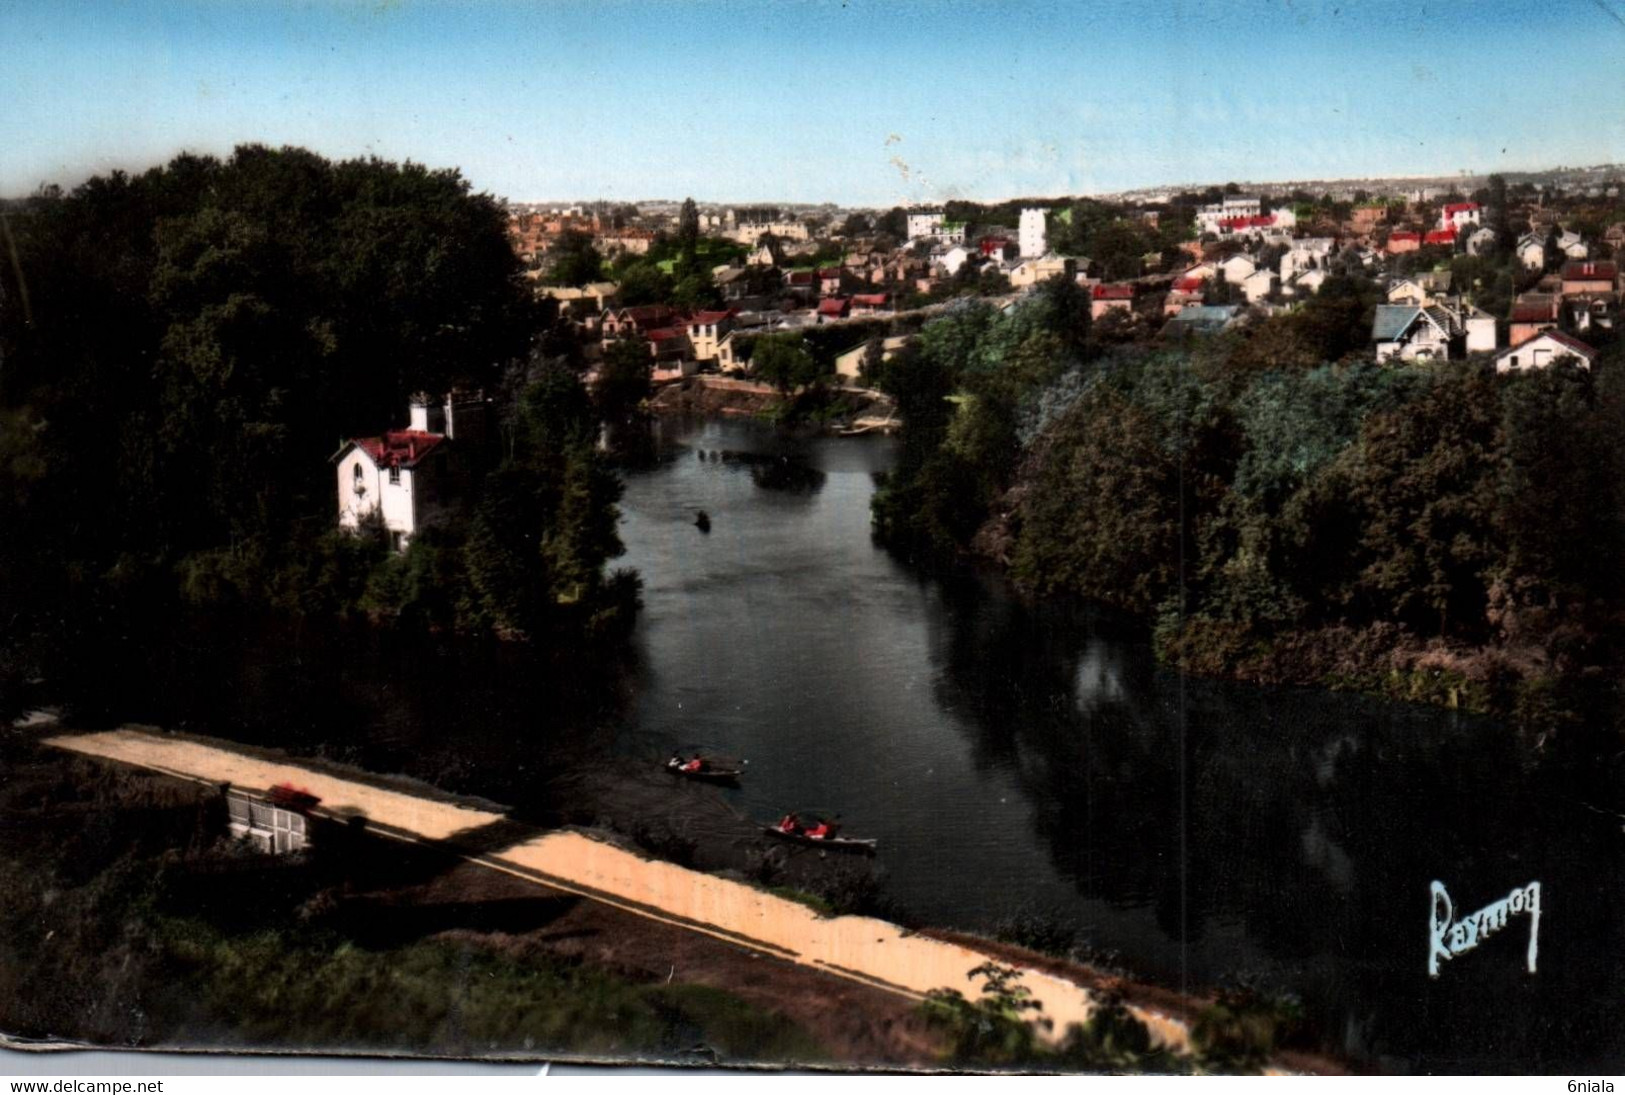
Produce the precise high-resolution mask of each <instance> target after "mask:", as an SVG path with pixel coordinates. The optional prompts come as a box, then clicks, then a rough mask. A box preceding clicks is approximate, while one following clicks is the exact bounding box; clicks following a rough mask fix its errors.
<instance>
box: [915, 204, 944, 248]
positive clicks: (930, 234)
mask: <svg viewBox="0 0 1625 1095" xmlns="http://www.w3.org/2000/svg"><path fill="white" fill-rule="evenodd" d="M941 234H942V210H940V209H933V210H927V211H924V212H919V213H910V214H909V215H908V238H909V240H911V241H912V240H924V239H934V238H935V237H937V236H940V235H941Z"/></svg>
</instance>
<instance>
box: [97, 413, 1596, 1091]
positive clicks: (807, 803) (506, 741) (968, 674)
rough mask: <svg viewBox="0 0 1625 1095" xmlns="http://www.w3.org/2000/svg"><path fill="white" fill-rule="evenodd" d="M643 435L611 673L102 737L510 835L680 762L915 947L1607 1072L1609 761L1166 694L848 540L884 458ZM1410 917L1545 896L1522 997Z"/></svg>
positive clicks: (409, 648)
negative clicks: (1107, 975) (199, 753)
mask: <svg viewBox="0 0 1625 1095" xmlns="http://www.w3.org/2000/svg"><path fill="white" fill-rule="evenodd" d="M657 429H658V430H659V433H660V438H659V451H660V459H659V460H658V461H657V462H655V463H653V464H652V465H651V466H649V467H647V468H644V469H640V470H636V471H633V472H630V473H629V474H628V475H627V491H626V496H625V499H624V501H623V503H622V509H623V514H624V519H623V523H622V530H621V531H622V537H623V539H624V540H625V542H626V545H627V549H628V550H627V554H626V556H625V558H624V559H622V560H620V564H621V565H627V566H632V567H636V568H637V569H638V571H639V572H640V573H641V575H642V577H643V581H644V600H645V608H644V611H643V614H642V617H641V619H640V621H639V624H638V627H637V630H636V633H635V635H634V637H633V644H632V650H631V652H630V654H629V656H628V658H627V659H626V662H625V664H621V665H615V666H604V667H601V670H600V671H598V672H596V673H594V674H591V675H589V676H590V677H591V678H592V679H583V677H582V675H581V674H580V673H573V674H557V673H549V672H546V671H543V670H538V669H537V668H536V667H534V666H532V665H529V664H528V663H527V662H526V660H525V658H524V655H523V654H522V653H519V652H515V651H513V650H511V649H505V648H503V647H502V646H501V644H495V643H462V642H456V641H452V640H447V639H437V640H434V641H432V642H429V643H427V644H425V643H423V642H413V641H408V640H405V639H393V638H389V637H387V636H386V637H376V636H373V637H365V636H357V635H355V634H354V633H349V632H346V633H343V634H340V635H337V636H335V635H333V634H331V633H329V632H326V631H323V630H322V629H320V628H315V627H306V628H296V627H290V628H285V629H283V630H281V631H279V632H277V633H274V634H259V633H256V634H254V635H252V636H244V637H239V638H240V639H241V641H238V642H233V641H232V640H231V637H230V636H222V635H221V634H219V632H218V629H217V628H216V629H209V630H207V631H206V632H199V633H198V634H197V635H195V636H194V637H193V638H192V639H190V640H188V641H182V642H178V643H173V644H167V645H165V647H164V649H163V650H162V651H161V652H158V653H156V654H154V655H152V656H148V657H144V658H133V657H132V658H126V659H125V661H124V669H123V672H122V674H119V672H118V667H112V668H110V669H109V670H108V672H109V673H110V674H111V675H112V676H119V677H120V680H119V682H118V684H117V686H115V684H114V683H113V680H112V676H109V677H108V678H107V679H105V680H103V682H102V689H103V691H104V693H105V694H106V695H108V696H117V697H119V700H118V710H117V711H116V712H110V714H116V715H117V716H119V717H122V718H133V717H138V716H140V717H144V718H146V719H147V720H148V721H152V722H157V723H160V724H162V725H172V726H184V727H189V728H192V729H196V730H199V731H202V732H206V733H211V734H215V735H217V736H222V737H238V738H241V739H245V740H253V741H257V742H261V743H266V744H280V745H284V746H286V747H288V748H289V749H290V750H292V751H295V752H303V753H321V754H324V755H327V756H330V757H333V758H334V759H337V760H346V761H352V762H355V763H358V764H362V765H364V766H367V767H374V768H380V769H382V770H389V771H405V772H407V773H409V774H412V775H416V776H420V777H422V778H425V779H428V780H431V781H432V782H436V783H438V784H440V785H442V786H446V787H448V789H453V790H459V791H471V792H480V793H485V794H489V795H491V796H492V797H494V798H497V799H498V800H500V801H506V802H514V801H515V800H516V797H517V798H523V795H524V790H523V789H524V788H525V787H526V786H529V785H531V783H532V782H533V780H534V779H539V778H541V777H542V776H543V775H545V774H546V773H549V772H557V771H559V770H561V769H563V768H567V767H569V766H570V765H572V764H579V763H580V762H581V758H582V757H584V756H602V755H604V754H605V753H606V752H607V753H608V755H609V756H610V757H612V758H613V757H618V758H619V759H620V762H621V763H622V764H627V765H630V764H636V765H641V766H644V767H648V766H649V765H650V764H652V762H654V761H656V760H658V759H659V758H661V757H662V756H664V755H665V753H666V751H668V750H670V749H673V748H677V747H680V746H685V745H703V746H706V747H708V748H712V749H715V750H719V751H721V752H725V753H728V754H732V755H735V756H739V757H743V758H745V759H746V760H747V761H748V762H749V764H748V774H747V776H746V778H745V779H744V780H743V781H742V784H741V786H740V787H739V788H737V789H729V790H721V791H714V790H712V789H709V788H706V789H704V792H703V793H704V794H707V795H711V796H716V797H719V798H720V800H721V802H722V804H723V805H725V806H727V807H728V808H729V809H730V810H731V811H732V813H733V814H735V815H740V816H744V817H751V818H756V819H760V820H764V821H765V820H769V819H772V818H775V817H777V816H778V815H779V814H780V813H782V812H783V811H785V810H786V809H818V810H825V811H832V812H838V813H839V814H840V815H841V816H842V818H843V820H844V822H845V824H846V826H847V830H848V831H849V832H850V833H852V834H853V835H860V836H869V837H875V838H877V839H878V840H879V842H880V855H879V857H878V860H877V862H878V865H879V868H880V870H881V872H882V885H883V888H884V892H885V895H886V896H887V898H888V899H890V900H892V901H894V902H895V903H897V904H898V905H900V906H901V907H903V908H905V909H907V910H909V911H911V912H912V913H913V914H914V915H916V916H918V917H919V918H921V919H923V920H925V921H927V922H929V923H934V924H940V925H945V926H953V927H960V928H966V929H971V930H990V929H993V928H994V927H996V926H997V925H998V924H999V923H1000V922H1001V921H1007V920H1008V919H1009V918H1011V917H1026V918H1027V919H1028V920H1029V921H1030V922H1033V921H1036V922H1045V923H1049V924H1052V925H1054V927H1055V930H1056V931H1057V932H1058V933H1059V934H1060V935H1061V936H1063V937H1065V936H1072V937H1073V938H1074V941H1075V942H1076V944H1077V945H1078V946H1079V947H1080V949H1081V950H1082V951H1083V952H1084V953H1086V954H1089V955H1091V956H1094V957H1097V958H1100V959H1102V960H1105V961H1107V962H1110V963H1114V964H1116V965H1118V966H1120V967H1122V968H1124V969H1126V970H1129V971H1131V972H1132V973H1134V974H1136V975H1139V976H1142V977H1146V978H1150V979H1153V980H1156V981H1159V982H1161V983H1164V984H1167V985H1170V986H1173V987H1176V988H1190V989H1201V988H1204V987H1209V986H1213V985H1218V984H1223V983H1230V982H1240V983H1250V984H1254V985H1257V986H1259V987H1262V988H1265V989H1268V990H1271V991H1285V992H1288V993H1291V994H1293V995H1295V996H1296V997H1298V998H1299V999H1300V1000H1301V1001H1302V1004H1303V1008H1304V1011H1305V1012H1306V1013H1307V1015H1308V1016H1309V1018H1310V1020H1311V1021H1312V1023H1313V1025H1314V1027H1315V1029H1316V1030H1317V1031H1319V1032H1320V1034H1321V1036H1322V1038H1323V1040H1324V1042H1325V1043H1326V1044H1327V1045H1328V1046H1329V1047H1331V1048H1335V1049H1339V1050H1342V1051H1344V1052H1347V1053H1350V1054H1353V1055H1355V1056H1357V1057H1359V1058H1362V1059H1366V1060H1369V1061H1372V1062H1373V1063H1375V1064H1377V1065H1379V1066H1380V1067H1383V1068H1387V1069H1392V1070H1396V1071H1413V1070H1414V1071H1433V1072H1452V1071H1507V1070H1512V1071H1523V1070H1529V1071H1556V1072H1570V1073H1572V1072H1581V1071H1586V1070H1590V1069H1608V1070H1610V1071H1613V1070H1617V1067H1618V1065H1619V1064H1620V1062H1621V1060H1622V1056H1625V1054H1622V1049H1625V1036H1622V1035H1621V1033H1620V1031H1619V1024H1618V1022H1617V1021H1616V1018H1615V1016H1614V1015H1613V1013H1612V1005H1613V1003H1614V1001H1615V998H1616V994H1617V990H1618V987H1619V986H1620V985H1621V984H1625V977H1622V974H1625V918H1621V917H1620V916H1619V915H1618V889H1619V880H1620V879H1621V877H1622V873H1621V866H1622V863H1621V851H1622V848H1625V832H1622V828H1621V822H1622V819H1621V818H1620V817H1619V816H1617V815H1615V814H1613V813H1612V812H1610V811H1611V809H1612V808H1613V807H1612V803H1613V802H1614V801H1615V800H1616V799H1617V786H1616V784H1615V783H1614V775H1615V773H1617V770H1618V768H1617V758H1607V759H1608V761H1609V763H1605V764H1597V763H1585V762H1578V761H1567V760H1563V759H1560V758H1557V757H1553V756H1550V755H1547V754H1538V753H1536V752H1535V751H1533V750H1532V749H1531V748H1530V747H1529V746H1528V744H1527V743H1525V742H1522V741H1520V740H1519V739H1518V738H1517V736H1516V735H1514V734H1513V733H1512V732H1511V731H1509V730H1508V729H1506V728H1505V727H1503V726H1501V725H1499V724H1497V723H1495V722H1491V721H1489V720H1484V719H1477V718H1472V717H1468V716H1464V715H1461V714H1458V713H1455V712H1448V711H1442V710H1436V709H1431V708H1423V707H1414V706H1407V705H1400V704H1393V703H1386V702H1379V701H1375V700H1369V699H1364V698H1360V697H1355V696H1349V695H1343V694H1333V693H1329V692H1323V691H1318V690H1311V689H1263V688H1258V687H1252V686H1245V685H1238V684H1230V683H1222V682H1212V681H1202V680H1196V679H1190V678H1186V677H1183V676H1181V675H1179V674H1177V673H1173V672H1170V671H1168V670H1166V669H1163V668H1160V667H1159V666H1158V665H1157V664H1156V662H1155V660H1154V658H1153V657H1152V654H1151V651H1150V648H1149V645H1148V642H1147V640H1146V637H1145V635H1144V632H1143V628H1142V627H1141V626H1139V625H1136V624H1135V623H1134V622H1133V621H1126V620H1123V619H1120V618H1117V617H1114V616H1112V615H1110V614H1106V613H1102V612H1099V611H1094V610H1091V609H1089V608H1087V607H1085V606H1082V605H1077V604H1059V603H1045V604H1031V603H1027V602H1024V601H1023V600H1022V599H1021V598H1019V597H1018V596H1016V595H1015V594H1014V593H1013V592H1012V591H1011V590H1010V589H1008V588H1006V587H1005V586H1004V584H1003V583H1002V582H1001V581H1000V580H998V579H997V578H993V577H988V576H982V577H964V578H959V579H954V580H942V579H937V578H930V577H926V576H923V575H922V574H920V573H919V572H917V571H915V570H913V569H911V568H910V567H908V566H906V565H904V564H903V563H901V562H899V561H898V560H896V559H895V558H893V557H892V556H891V555H889V554H888V553H887V552H886V551H884V550H883V549H881V548H880V547H878V546H877V545H875V544H874V543H873V542H872V541H871V538H870V532H869V500H870V497H871V495H872V494H873V491H874V489H875V476H876V474H877V473H881V472H883V471H884V470H885V469H886V468H887V467H888V466H889V463H890V461H891V460H892V458H893V455H894V451H895V450H894V443H893V442H891V441H889V440H887V439H884V438H878V437H868V438H814V439H794V438H789V437H785V436H782V435H780V434H777V433H775V432H773V431H772V430H771V429H770V428H768V427H765V426H761V425H758V424H754V423H748V422H737V421H733V422H715V421H712V422H693V423H685V422H680V421H670V420H668V421H663V422H661V423H659V424H658V427H657ZM700 510H703V511H705V512H706V513H707V514H708V515H709V517H710V522H711V523H710V529H709V531H708V532H707V531H702V530H701V529H700V528H698V527H696V525H695V523H694V521H695V515H696V513H697V512H698V511H700ZM1434 880H1439V881H1442V882H1443V883H1444V884H1445V885H1446V886H1447V887H1448V889H1449V891H1450V894H1451V896H1452V898H1453V899H1454V901H1455V905H1456V908H1457V910H1458V912H1459V913H1461V914H1465V913H1467V912H1469V911H1472V910H1476V909H1478V908H1480V907H1481V906H1483V905H1485V904H1487V903H1489V902H1491V901H1493V900H1496V899H1498V898H1500V897H1504V896H1506V895H1507V894H1508V892H1509V891H1511V890H1512V889H1513V887H1515V886H1521V885H1524V884H1527V883H1529V882H1531V881H1539V882H1541V883H1542V893H1543V910H1542V920H1541V925H1540V936H1539V970H1538V973H1536V974H1534V975H1531V974H1529V973H1528V972H1526V970H1525V952H1526V945H1527V942H1528V920H1527V918H1525V917H1514V918H1513V919H1512V921H1511V923H1510V925H1509V926H1508V927H1507V928H1506V929H1505V930H1504V931H1502V932H1501V933H1500V934H1499V935H1497V936H1496V937H1495V938H1493V939H1490V940H1489V941H1487V942H1486V943H1484V944H1483V945H1482V946H1480V947H1478V948H1477V949H1476V950H1473V951H1471V952H1469V953H1466V954H1463V955H1461V956H1460V957H1459V958H1457V959H1456V960H1454V961H1452V962H1449V963H1447V964H1445V966H1444V967H1443V968H1442V969H1441V970H1440V975H1439V977H1438V978H1437V979H1432V978H1430V977H1429V975H1428V970H1427V957H1428V950H1429V948H1428V920H1429V912H1430V898H1429V884H1430V882H1432V881H1434ZM960 987H963V986H960Z"/></svg>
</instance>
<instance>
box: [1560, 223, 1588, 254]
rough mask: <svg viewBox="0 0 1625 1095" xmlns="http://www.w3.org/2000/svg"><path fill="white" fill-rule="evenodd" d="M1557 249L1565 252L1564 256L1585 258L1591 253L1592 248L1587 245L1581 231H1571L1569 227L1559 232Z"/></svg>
mask: <svg viewBox="0 0 1625 1095" xmlns="http://www.w3.org/2000/svg"><path fill="white" fill-rule="evenodd" d="M1557 249H1558V250H1559V251H1561V252H1563V257H1564V258H1569V259H1583V258H1588V257H1590V255H1591V249H1590V248H1589V247H1587V246H1586V241H1585V240H1584V239H1583V238H1582V237H1581V236H1580V233H1578V232H1570V231H1568V230H1567V229H1564V230H1563V231H1562V232H1560V233H1558V236H1557Z"/></svg>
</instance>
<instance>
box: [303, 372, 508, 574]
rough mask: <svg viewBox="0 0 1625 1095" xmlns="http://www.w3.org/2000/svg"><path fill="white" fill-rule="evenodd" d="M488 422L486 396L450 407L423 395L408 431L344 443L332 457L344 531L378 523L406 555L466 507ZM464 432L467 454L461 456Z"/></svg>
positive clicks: (462, 398) (456, 395) (455, 395)
mask: <svg viewBox="0 0 1625 1095" xmlns="http://www.w3.org/2000/svg"><path fill="white" fill-rule="evenodd" d="M488 417H489V415H488V409H487V406H486V400H485V397H484V395H483V394H481V393H477V392H476V393H464V392H452V393H450V394H448V395H447V396H446V397H445V400H444V402H443V403H442V402H439V401H436V400H433V399H431V398H430V397H428V396H426V395H417V396H414V397H413V398H412V402H411V406H410V408H409V415H408V420H407V427H406V429H404V430H389V431H386V432H385V433H383V434H381V435H379V436H377V437H353V438H350V439H349V440H348V441H346V442H345V443H344V444H343V445H341V446H339V450H338V452H336V453H334V454H333V456H332V457H331V460H332V462H333V464H334V465H336V467H337V488H338V522H339V527H340V528H343V529H347V530H349V531H352V532H355V531H359V530H360V529H361V528H362V527H363V525H364V524H365V523H367V522H369V521H372V520H377V521H379V522H380V523H381V524H382V526H383V529H384V531H385V533H386V534H387V535H388V537H389V544H390V547H392V548H393V549H395V550H396V551H403V550H405V549H406V547H407V545H408V544H409V543H411V540H412V537H413V536H414V535H416V534H417V533H418V531H419V530H421V529H423V528H424V527H426V526H428V525H430V524H433V523H435V522H437V521H441V520H444V519H445V518H446V517H447V516H448V515H449V514H451V513H453V512H455V511H456V509H457V508H458V507H460V506H461V504H462V501H463V499H464V498H465V496H466V494H467V489H466V488H467V482H468V476H469V474H470V472H471V467H470V465H471V463H472V462H473V460H474V459H475V457H476V456H477V454H478V452H479V450H480V448H481V447H483V445H484V444H485V441H486V430H487V419H488ZM459 434H461V435H462V436H461V438H460V442H461V443H460V445H459V446H457V447H458V448H459V449H460V450H462V451H461V452H460V453H459V454H454V445H453V443H454V441H456V440H459V439H458V435H459Z"/></svg>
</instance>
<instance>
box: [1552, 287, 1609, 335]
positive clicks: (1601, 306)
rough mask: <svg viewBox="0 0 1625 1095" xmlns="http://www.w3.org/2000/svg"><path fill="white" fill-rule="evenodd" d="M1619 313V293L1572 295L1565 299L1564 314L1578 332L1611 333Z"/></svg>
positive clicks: (1571, 326)
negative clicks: (1615, 317)
mask: <svg viewBox="0 0 1625 1095" xmlns="http://www.w3.org/2000/svg"><path fill="white" fill-rule="evenodd" d="M1618 311H1619V294H1618V293H1570V294H1568V295H1567V296H1565V297H1564V298H1563V313H1564V315H1565V316H1567V318H1568V325H1569V327H1570V328H1572V329H1573V330H1576V331H1591V330H1604V331H1611V330H1613V328H1614V313H1616V312H1618Z"/></svg>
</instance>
